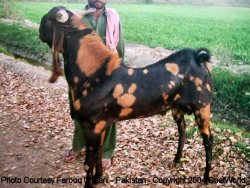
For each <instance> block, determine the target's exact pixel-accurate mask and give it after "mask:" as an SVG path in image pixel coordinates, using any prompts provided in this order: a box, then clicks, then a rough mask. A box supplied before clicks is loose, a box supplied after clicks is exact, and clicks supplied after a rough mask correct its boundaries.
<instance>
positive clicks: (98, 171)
mask: <svg viewBox="0 0 250 188" xmlns="http://www.w3.org/2000/svg"><path fill="white" fill-rule="evenodd" d="M105 136H106V130H103V131H102V133H101V144H100V147H99V150H98V156H97V162H96V173H95V175H94V178H93V183H94V184H98V183H99V182H100V178H101V177H102V175H103V168H102V148H103V143H104V139H105Z"/></svg>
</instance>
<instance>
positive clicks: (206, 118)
mask: <svg viewBox="0 0 250 188" xmlns="http://www.w3.org/2000/svg"><path fill="white" fill-rule="evenodd" d="M195 120H196V123H197V125H198V127H199V130H200V133H201V136H202V138H203V145H204V147H205V152H206V167H205V173H204V183H208V182H209V172H210V170H211V169H212V166H211V162H212V145H213V136H212V134H211V130H210V104H207V105H206V106H205V107H203V108H201V109H199V110H197V111H196V112H195Z"/></svg>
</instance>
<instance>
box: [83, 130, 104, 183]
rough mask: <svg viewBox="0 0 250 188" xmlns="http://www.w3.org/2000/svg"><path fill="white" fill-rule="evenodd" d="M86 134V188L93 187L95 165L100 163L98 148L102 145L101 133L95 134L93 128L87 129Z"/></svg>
mask: <svg viewBox="0 0 250 188" xmlns="http://www.w3.org/2000/svg"><path fill="white" fill-rule="evenodd" d="M85 136H86V147H87V151H86V158H85V163H84V164H85V167H86V172H87V175H86V181H85V188H91V187H93V185H92V183H95V181H94V179H95V178H94V167H95V165H96V164H97V163H98V162H97V159H98V158H99V157H98V154H99V153H98V150H99V147H100V142H101V137H100V134H95V133H94V132H93V130H88V131H85Z"/></svg>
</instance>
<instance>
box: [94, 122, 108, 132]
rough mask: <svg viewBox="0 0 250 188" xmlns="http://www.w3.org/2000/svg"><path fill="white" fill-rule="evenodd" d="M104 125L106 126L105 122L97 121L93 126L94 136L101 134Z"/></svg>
mask: <svg viewBox="0 0 250 188" xmlns="http://www.w3.org/2000/svg"><path fill="white" fill-rule="evenodd" d="M106 124H107V122H106V121H104V120H101V121H99V122H98V123H97V124H96V125H95V129H94V132H95V133H96V134H99V133H101V132H102V131H103V130H104V128H105V126H106Z"/></svg>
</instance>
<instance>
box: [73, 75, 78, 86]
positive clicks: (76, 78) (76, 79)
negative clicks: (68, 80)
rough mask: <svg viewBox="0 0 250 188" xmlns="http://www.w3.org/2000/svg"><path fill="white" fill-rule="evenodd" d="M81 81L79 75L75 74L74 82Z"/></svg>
mask: <svg viewBox="0 0 250 188" xmlns="http://www.w3.org/2000/svg"><path fill="white" fill-rule="evenodd" d="M78 82H79V77H78V76H74V83H75V84H77V83H78Z"/></svg>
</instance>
